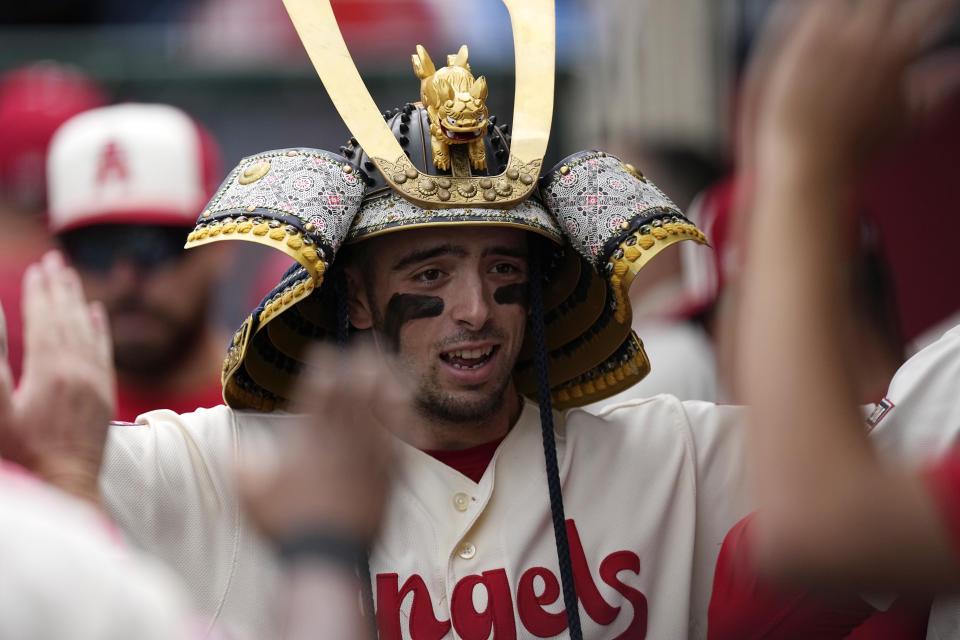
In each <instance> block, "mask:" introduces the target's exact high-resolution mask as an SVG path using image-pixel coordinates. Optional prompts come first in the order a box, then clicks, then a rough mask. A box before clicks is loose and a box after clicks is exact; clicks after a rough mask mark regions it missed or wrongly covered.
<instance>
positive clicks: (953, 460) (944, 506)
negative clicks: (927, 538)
mask: <svg viewBox="0 0 960 640" xmlns="http://www.w3.org/2000/svg"><path fill="white" fill-rule="evenodd" d="M924 476H925V479H926V481H927V485H928V486H929V487H930V490H931V492H932V494H933V499H934V501H935V502H936V504H937V506H938V507H939V509H940V516H941V519H942V521H943V523H944V525H946V527H947V533H948V535H949V536H950V541H951V543H952V546H953V549H954V551H955V554H954V557H955V559H956V562H957V563H958V566H960V449H955V450H954V451H953V452H952V453H951V454H950V455H949V456H947V457H946V458H944V459H943V460H941V461H940V462H938V463H936V464H935V465H933V466H932V467H929V468H928V469H927V470H926V472H925V473H924Z"/></svg>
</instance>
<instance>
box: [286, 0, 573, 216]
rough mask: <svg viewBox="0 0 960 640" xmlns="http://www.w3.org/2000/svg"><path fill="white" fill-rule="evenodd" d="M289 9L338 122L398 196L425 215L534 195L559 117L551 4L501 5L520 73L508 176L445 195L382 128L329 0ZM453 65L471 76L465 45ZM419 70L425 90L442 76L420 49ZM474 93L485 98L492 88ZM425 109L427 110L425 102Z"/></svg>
mask: <svg viewBox="0 0 960 640" xmlns="http://www.w3.org/2000/svg"><path fill="white" fill-rule="evenodd" d="M283 3H284V6H285V7H286V9H287V13H289V14H290V19H291V20H292V21H293V25H294V27H295V28H296V30H297V33H298V35H299V36H300V40H301V41H302V42H303V46H304V48H305V49H306V50H307V54H308V55H309V56H310V60H311V62H312V63H313V66H314V68H315V69H316V70H317V73H318V74H319V76H320V79H321V80H322V81H323V85H324V87H325V88H326V90H327V93H328V94H329V95H330V99H331V100H332V101H333V104H334V106H336V108H337V111H338V112H339V113H340V117H341V118H343V121H344V122H345V123H346V125H347V127H348V128H349V129H350V132H351V133H352V134H353V135H354V137H355V138H356V139H357V141H358V142H359V143H360V146H362V147H363V149H364V151H366V153H367V155H368V156H369V157H370V158H371V159H372V160H373V162H374V163H375V164H376V165H377V168H378V169H379V171H380V173H381V174H383V177H384V178H385V179H386V181H387V183H388V184H389V185H390V187H391V188H393V190H394V191H396V192H397V193H399V194H400V195H402V196H403V197H404V198H406V199H407V200H410V201H412V202H414V203H415V204H417V205H419V206H421V207H424V208H453V207H468V206H483V207H502V208H510V207H513V206H515V205H517V204H519V203H520V202H522V201H523V200H525V199H526V198H527V197H528V196H529V195H530V193H531V192H532V191H533V189H534V187H535V185H536V180H537V177H538V176H539V173H540V168H541V164H542V161H543V155H544V153H545V152H546V150H547V140H548V138H549V136H550V124H551V119H552V116H553V93H554V60H555V49H556V42H555V40H556V35H555V22H554V21H555V17H554V3H553V0H503V3H504V4H505V5H506V7H507V10H508V11H509V13H510V22H511V25H512V27H513V42H514V52H515V64H514V67H515V69H516V87H515V92H514V95H515V96H516V97H515V99H514V106H513V138H512V143H511V146H510V158H509V160H508V161H507V168H506V170H505V171H504V172H503V173H501V174H500V175H497V176H451V177H450V180H451V183H452V184H451V187H450V188H449V189H442V190H438V189H436V187H435V184H434V182H435V179H436V178H435V177H434V176H429V175H427V174H424V173H422V172H420V171H419V170H418V169H417V168H416V167H414V166H413V163H412V162H410V160H409V158H407V156H406V154H404V153H403V149H402V148H401V147H400V143H399V142H397V139H396V138H395V137H394V136H393V133H392V132H391V131H390V128H389V127H388V126H387V124H386V123H385V122H384V120H383V117H382V116H381V115H380V109H378V108H377V105H376V103H375V102H374V101H373V98H372V97H371V96H370V92H369V91H368V90H367V87H366V85H365V84H364V82H363V79H362V78H361V77H360V73H359V72H358V71H357V67H356V65H355V64H354V62H353V59H352V58H351V56H350V53H349V51H348V50H347V45H346V43H345V42H344V40H343V35H342V34H341V33H340V27H339V26H338V25H337V21H336V18H335V17H334V14H333V9H332V8H331V6H330V1H329V0H284V1H283ZM447 61H448V63H449V64H448V66H447V67H445V68H449V67H451V66H458V67H461V68H465V69H466V70H467V71H468V72H469V65H468V64H467V49H466V47H465V46H464V47H461V49H460V51H459V52H458V53H457V54H455V55H453V56H450V57H449V58H448V60H447ZM413 66H414V71H415V73H416V74H417V77H419V78H420V79H421V89H422V85H423V82H424V78H425V77H429V76H431V75H435V74H436V73H437V72H438V70H437V69H436V68H435V65H434V64H433V62H432V61H431V60H430V56H429V55H427V52H426V50H424V49H423V47H420V46H418V47H417V55H414V56H413ZM471 77H472V76H471ZM471 86H472V85H471ZM475 91H476V92H477V93H478V95H479V94H480V93H484V94H485V93H486V81H483V83H482V87H480V86H478V87H477V88H476V89H475ZM424 105H425V106H426V107H427V108H428V109H429V106H430V105H429V104H428V103H427V102H426V101H424ZM431 121H432V117H431ZM431 133H432V131H431ZM481 144H482V143H481ZM434 151H436V147H434ZM471 161H472V162H473V163H474V167H475V168H476V167H477V164H476V163H477V162H478V161H479V158H478V159H477V160H476V161H474V158H473V155H472V154H471ZM484 163H485V161H484ZM441 196H442V197H441Z"/></svg>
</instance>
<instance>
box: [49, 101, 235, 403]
mask: <svg viewBox="0 0 960 640" xmlns="http://www.w3.org/2000/svg"><path fill="white" fill-rule="evenodd" d="M47 160H48V161H47V188H48V200H49V216H48V222H49V225H48V226H49V231H50V233H51V234H53V235H54V236H55V237H56V239H57V241H58V244H59V245H60V247H61V248H62V249H63V251H64V253H65V254H66V256H67V257H68V258H69V260H70V263H71V265H72V266H73V267H75V268H76V269H77V271H78V273H79V274H80V278H81V280H82V282H83V287H84V292H85V294H86V296H87V297H88V298H89V299H91V300H98V301H101V302H103V304H104V307H105V308H106V310H107V315H108V317H109V320H110V328H111V337H112V339H113V343H114V345H113V351H114V359H115V362H116V366H117V374H118V375H117V382H118V397H117V414H116V417H117V418H119V419H121V420H132V419H134V418H135V417H136V416H137V415H139V414H140V413H143V412H144V411H148V410H150V409H155V408H157V407H165V408H168V409H172V410H174V411H192V410H193V409H196V408H197V407H211V406H215V405H217V404H219V403H220V401H221V396H220V381H219V363H220V359H221V358H220V355H221V353H222V350H223V346H222V345H223V341H224V335H223V334H224V332H223V330H222V329H220V327H218V326H217V323H216V322H215V321H214V319H213V318H212V317H211V315H212V310H211V308H210V307H211V295H212V292H213V291H214V287H215V286H216V285H217V284H218V282H220V278H221V275H222V273H223V271H224V265H225V264H226V263H227V261H228V259H229V256H228V255H225V254H224V253H223V252H221V251H214V252H212V253H208V254H205V255H195V254H199V253H200V252H193V253H187V252H185V251H184V250H183V236H184V235H185V233H186V232H187V230H189V229H190V228H192V227H193V221H194V219H195V218H196V211H197V208H198V207H201V206H203V203H204V202H206V200H207V198H208V197H209V195H210V194H211V193H212V192H213V191H214V190H215V189H216V187H217V181H218V180H219V177H220V171H221V168H220V153H219V149H218V148H217V145H216V142H215V141H214V140H213V138H212V136H211V135H210V134H209V133H208V132H207V131H206V130H204V129H203V128H202V127H201V126H199V125H198V124H197V123H196V122H194V121H193V119H191V118H190V116H188V115H187V114H186V113H184V112H183V111H181V110H180V109H177V108H176V107H172V106H169V105H164V104H135V103H129V104H120V105H113V106H109V107H101V108H98V109H92V110H89V111H87V112H85V113H82V114H80V115H77V116H75V117H73V118H71V119H70V120H68V121H67V122H66V123H64V124H63V125H62V126H61V127H60V128H59V129H58V130H57V132H56V134H55V135H54V137H53V139H52V141H51V143H50V150H49V154H48V157H47Z"/></svg>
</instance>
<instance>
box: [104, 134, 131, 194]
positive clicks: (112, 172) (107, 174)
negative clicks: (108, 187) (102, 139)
mask: <svg viewBox="0 0 960 640" xmlns="http://www.w3.org/2000/svg"><path fill="white" fill-rule="evenodd" d="M126 179H127V161H126V158H125V156H124V153H123V151H122V150H121V149H120V147H119V146H118V145H117V143H116V142H115V141H113V140H111V141H110V142H108V143H107V144H106V145H105V146H104V147H103V150H102V151H101V152H100V160H99V162H98V164H97V185H101V186H102V185H103V184H104V183H106V181H107V180H123V181H126Z"/></svg>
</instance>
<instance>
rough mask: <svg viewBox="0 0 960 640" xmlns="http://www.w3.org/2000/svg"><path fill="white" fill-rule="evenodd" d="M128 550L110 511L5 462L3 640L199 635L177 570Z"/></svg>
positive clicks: (0, 469)
mask: <svg viewBox="0 0 960 640" xmlns="http://www.w3.org/2000/svg"><path fill="white" fill-rule="evenodd" d="M128 551H129V550H128V549H126V548H124V546H123V545H122V544H120V539H119V537H117V534H116V532H115V530H114V529H113V526H112V525H111V524H110V523H109V522H108V521H107V519H106V518H105V517H104V516H103V514H102V513H100V512H98V511H95V510H94V509H92V508H91V507H90V506H89V505H87V504H86V503H82V502H80V501H78V500H75V499H73V498H71V497H69V496H67V495H65V494H62V493H60V492H59V491H55V490H53V489H51V488H49V487H47V486H46V485H44V484H42V483H40V482H39V481H37V480H34V479H33V478H30V477H26V476H25V475H24V474H23V472H19V473H14V472H11V471H10V470H8V469H6V468H4V466H3V463H2V462H0V567H2V576H3V577H2V578H0V638H37V639H46V638H71V639H72V640H128V639H129V638H143V639H144V640H179V639H182V640H187V639H188V638H190V637H195V636H191V635H190V633H191V628H192V625H193V620H192V619H191V618H190V616H189V615H188V612H189V609H188V608H187V599H186V598H185V597H184V595H183V593H182V592H181V591H180V590H179V586H178V585H177V584H176V582H175V580H173V578H172V576H170V575H169V572H167V571H165V570H163V568H162V567H158V566H156V565H157V563H156V562H155V561H152V560H149V559H144V558H140V557H136V556H135V555H131V554H130V553H128Z"/></svg>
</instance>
